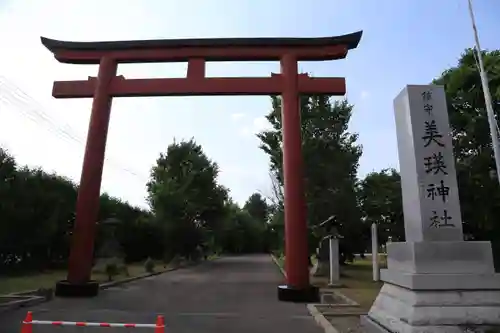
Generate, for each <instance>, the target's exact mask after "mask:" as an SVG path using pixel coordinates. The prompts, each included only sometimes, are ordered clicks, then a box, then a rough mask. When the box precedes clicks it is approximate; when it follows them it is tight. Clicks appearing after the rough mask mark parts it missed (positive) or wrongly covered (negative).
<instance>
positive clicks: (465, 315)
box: [361, 85, 500, 333]
mask: <svg viewBox="0 0 500 333" xmlns="http://www.w3.org/2000/svg"><path fill="white" fill-rule="evenodd" d="M394 110H395V118H396V132H397V139H398V152H399V164H400V169H401V170H400V173H401V188H402V193H403V212H404V225H405V238H406V242H398V243H390V244H387V269H384V270H382V271H381V280H382V281H384V285H383V287H382V289H381V290H380V293H379V294H378V296H377V298H376V300H375V302H374V303H373V306H372V307H371V309H370V311H369V313H368V315H367V316H362V318H361V320H362V324H363V326H364V327H365V330H366V331H370V332H392V333H395V332H397V333H424V332H425V333H435V332H445V333H462V332H485V331H487V330H488V329H490V328H491V327H498V326H499V325H500V274H496V273H495V268H494V265H493V255H492V248H491V243H490V242H480V241H464V237H463V231H462V218H461V213H460V202H459V195H458V185H457V177H456V171H455V159H454V157H453V143H452V137H451V131H450V125H449V121H448V111H447V107H446V96H445V91H444V88H443V87H442V86H435V85H410V86H407V87H406V88H404V89H403V91H401V93H400V94H399V95H398V96H397V97H396V99H395V100H394ZM494 331H496V330H494Z"/></svg>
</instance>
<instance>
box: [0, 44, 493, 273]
mask: <svg viewBox="0 0 500 333" xmlns="http://www.w3.org/2000/svg"><path fill="white" fill-rule="evenodd" d="M484 59H485V64H486V67H487V70H488V72H489V73H490V77H489V79H490V89H491V91H492V95H493V101H494V108H495V112H496V113H498V112H499V110H498V108H499V107H498V105H499V103H498V101H499V100H500V79H499V78H500V51H492V52H484ZM433 83H436V84H440V85H444V86H445V90H446V97H447V100H448V111H449V116H450V124H451V129H452V136H453V143H454V150H455V158H456V169H457V176H458V184H459V190H460V200H461V206H462V217H463V227H464V233H465V235H466V237H467V239H474V240H490V241H492V242H493V245H494V254H495V258H498V257H500V255H498V254H500V246H499V244H500V226H499V225H497V223H495V217H496V216H498V213H499V212H500V200H499V199H500V190H499V186H498V182H497V180H496V179H495V177H497V176H496V175H495V174H494V173H492V172H491V170H494V161H493V158H492V156H493V154H492V147H491V140H490V137H489V132H488V121H487V117H486V111H485V105H484V99H483V97H482V90H481V84H480V77H479V73H478V70H477V67H476V63H475V58H474V55H473V53H472V50H466V52H465V53H464V54H463V55H462V56H461V58H460V60H459V62H458V64H457V66H455V67H453V68H450V69H447V70H446V71H444V72H443V73H442V75H440V76H439V77H438V78H436V79H435V80H434V81H433ZM300 102H301V119H302V147H303V155H304V182H305V192H306V193H305V194H306V201H307V209H308V225H309V245H310V252H311V254H313V253H314V251H315V248H316V246H317V244H318V241H319V240H320V239H321V238H322V237H323V236H324V234H322V232H321V230H319V229H318V228H316V226H317V224H318V223H321V222H322V221H324V220H325V219H327V218H329V217H330V216H332V215H333V216H335V217H336V218H337V221H338V222H339V232H340V234H341V235H342V236H343V238H342V240H341V243H340V247H341V248H340V250H341V260H342V262H345V261H348V260H349V259H350V258H352V256H353V254H354V253H363V252H366V251H368V249H369V248H370V225H371V224H372V223H377V224H378V225H379V238H380V242H381V243H385V242H386V241H387V240H388V238H389V237H391V238H392V240H393V241H404V226H403V212H402V199H401V185H400V176H399V173H398V171H397V170H394V169H385V170H381V171H378V172H373V173H370V174H368V175H366V176H365V177H364V178H363V179H360V178H359V176H358V168H359V158H360V157H361V155H362V147H361V145H360V144H359V143H358V135H357V133H351V132H350V131H349V129H348V124H349V121H350V118H351V115H352V112H353V109H354V106H353V105H352V104H350V103H349V102H348V101H347V100H345V99H344V100H332V99H330V98H328V97H326V96H302V97H301V100H300ZM267 120H268V121H269V123H270V124H271V127H272V128H271V129H270V130H266V131H263V132H261V133H259V134H258V135H257V137H258V138H259V140H260V142H261V144H260V148H261V149H262V151H264V152H265V153H266V154H267V155H268V156H269V161H270V170H269V173H270V179H271V184H272V187H271V189H270V191H267V192H269V193H267V194H266V195H261V194H260V193H257V192H256V193H254V194H252V195H251V196H250V197H249V198H248V200H247V202H246V203H245V204H244V205H243V207H239V206H238V205H237V204H236V203H234V202H233V200H232V199H231V196H230V192H229V189H227V188H225V187H224V186H222V185H221V184H219V183H218V180H217V179H218V174H219V167H218V165H217V163H215V162H214V161H212V160H211V159H210V158H209V157H208V156H207V155H206V154H205V153H204V151H203V149H202V147H201V146H200V145H199V144H197V143H196V141H195V140H194V139H191V140H188V141H181V142H173V143H172V144H171V145H170V146H169V147H168V148H167V150H166V151H165V152H164V153H162V154H160V156H159V157H158V159H157V161H156V163H155V164H154V166H153V167H152V169H151V174H150V180H149V182H148V184H147V193H148V196H147V200H148V203H149V206H150V209H149V210H145V209H141V208H138V207H132V206H131V205H130V204H128V203H126V202H123V201H121V200H119V199H117V198H113V197H110V196H109V195H106V194H103V195H101V198H100V211H99V218H98V228H97V241H96V248H97V247H99V244H101V243H102V242H103V233H102V232H101V231H102V230H101V229H102V225H103V223H102V222H103V221H106V219H109V218H115V219H117V220H119V221H120V224H119V225H118V227H117V231H116V237H117V239H118V241H119V242H120V244H121V246H122V247H123V252H124V256H125V260H126V261H129V262H135V261H142V260H145V259H146V258H148V257H151V258H154V259H163V260H165V261H169V260H172V258H174V257H176V256H180V257H185V258H190V259H199V258H200V257H202V256H207V255H210V254H212V253H223V252H225V253H248V252H265V251H270V250H273V251H278V252H280V251H282V250H283V241H284V214H283V208H284V207H283V203H284V201H283V168H282V149H281V147H282V134H281V101H280V98H279V97H278V96H273V97H271V110H270V112H269V114H268V115H267ZM77 189H78V188H77V186H76V185H75V184H74V183H73V182H71V181H70V180H69V179H66V178H64V177H61V176H58V175H55V174H49V173H46V172H44V171H43V170H41V169H36V168H28V167H25V166H19V165H17V164H16V161H15V160H14V158H13V157H12V155H10V154H9V153H8V152H7V151H6V150H0V222H1V223H0V274H6V273H11V272H16V273H17V272H26V271H36V270H44V269H51V268H62V267H65V265H66V258H67V256H68V251H69V244H70V243H69V241H70V237H71V230H72V228H73V224H74V210H75V202H76V196H77Z"/></svg>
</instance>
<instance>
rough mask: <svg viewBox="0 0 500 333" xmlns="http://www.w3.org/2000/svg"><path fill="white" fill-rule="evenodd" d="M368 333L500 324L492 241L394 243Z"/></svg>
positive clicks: (453, 331) (451, 332)
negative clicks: (371, 332)
mask: <svg viewBox="0 0 500 333" xmlns="http://www.w3.org/2000/svg"><path fill="white" fill-rule="evenodd" d="M387 249H388V258H389V259H388V269H384V270H382V271H381V279H382V280H383V281H384V282H385V284H384V286H383V287H382V289H381V290H380V293H379V295H378V296H377V299H376V300H375V302H374V303H373V306H372V308H371V309H370V311H369V313H368V316H365V317H363V318H362V324H363V326H364V327H365V329H366V330H368V331H377V332H397V333H417V332H418V333H424V332H425V333H432V332H447V333H458V332H465V331H467V329H469V331H470V330H471V329H472V328H474V330H479V331H481V330H484V329H486V328H487V327H489V326H497V325H500V274H495V272H494V269H493V256H492V252H491V245H490V243H489V242H464V241H461V242H416V243H410V242H408V243H406V242H405V243H391V244H388V246H387Z"/></svg>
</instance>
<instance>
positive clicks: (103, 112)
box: [56, 57, 118, 296]
mask: <svg viewBox="0 0 500 333" xmlns="http://www.w3.org/2000/svg"><path fill="white" fill-rule="evenodd" d="M117 67H118V64H117V62H116V60H115V59H113V58H110V57H103V58H102V59H101V61H100V63H99V71H98V73H97V80H96V83H95V91H94V99H93V101H92V111H91V114H90V123H89V129H88V134H87V144H86V146H85V155H84V157H83V167H82V174H81V178H80V187H79V189H78V198H77V201H76V212H77V215H76V221H75V229H74V230H73V232H74V233H75V234H76V235H78V237H71V241H72V244H71V252H70V256H69V261H68V265H69V268H68V280H67V281H66V280H64V281H59V282H58V283H57V288H56V295H65V296H66V295H69V296H80V295H93V294H97V291H98V288H99V283H98V282H97V281H93V280H92V279H91V276H90V275H91V272H92V262H93V249H94V238H95V226H96V223H95V219H96V218H97V216H98V215H99V199H100V190H101V180H102V171H103V165H104V157H105V152H106V141H107V137H108V128H109V120H110V116H111V103H112V100H113V99H112V97H111V94H110V92H109V89H110V86H111V82H112V80H113V78H114V77H115V76H116V71H117ZM89 222H92V223H89ZM75 291H76V292H75Z"/></svg>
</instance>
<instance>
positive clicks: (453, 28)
mask: <svg viewBox="0 0 500 333" xmlns="http://www.w3.org/2000/svg"><path fill="white" fill-rule="evenodd" d="M474 9H475V14H476V20H477V23H478V29H479V34H480V39H481V46H482V48H484V49H498V48H500V39H499V38H498V33H497V32H498V31H500V21H499V20H497V19H496V18H497V17H498V15H499V14H500V2H498V1H492V0H475V1H474ZM358 30H363V37H362V39H361V42H360V44H359V46H358V48H357V49H354V50H351V51H350V52H349V54H348V56H347V58H346V59H344V60H337V61H327V62H316V63H313V62H303V63H302V62H301V63H300V64H299V69H300V70H301V71H303V72H308V73H310V74H311V75H313V76H334V77H339V76H341V77H345V78H346V82H347V95H346V96H347V98H348V100H349V101H350V102H351V103H352V104H354V114H353V117H352V120H351V123H350V125H349V131H351V132H356V133H358V134H359V142H360V143H361V144H362V145H363V156H362V158H361V160H360V168H359V177H364V176H365V175H366V174H367V173H369V172H372V171H379V170H381V169H383V168H388V167H395V168H398V154H397V142H396V131H395V124H394V114H393V99H394V98H395V97H396V95H397V94H398V93H399V92H400V91H401V90H402V89H403V87H404V86H405V85H407V84H428V83H430V82H431V80H432V79H433V78H435V77H437V76H439V75H440V74H441V72H442V71H443V70H445V69H446V68H449V67H451V66H454V65H455V64H456V63H457V59H458V58H459V56H460V54H461V53H462V52H463V51H464V49H465V48H467V47H472V46H473V41H474V40H473V34H472V30H471V25H470V19H469V16H468V11H467V0H439V1H436V0H418V1H417V0H399V1H394V0H308V1H300V0H211V1H206V0H205V1H204V0H184V1H177V0H140V1H139V0H105V1H104V0H44V1H28V0H24V1H23V0H0V45H1V52H0V146H1V147H3V148H6V149H8V150H9V152H10V153H11V154H13V155H14V156H15V158H16V160H17V162H18V163H19V164H21V165H28V166H30V167H42V168H43V169H44V170H46V171H48V172H57V173H58V174H60V175H64V176H67V177H69V178H71V179H73V180H74V181H75V182H79V179H80V173H81V168H82V160H83V152H84V146H85V140H86V132H87V128H88V121H89V117H90V105H91V100H90V99H73V100H69V99H68V100H56V99H54V98H52V97H51V90H52V83H53V81H54V80H72V79H76V80H81V79H86V78H87V77H88V76H95V75H96V73H97V67H96V66H89V65H87V66H85V65H83V66H77V65H67V64H60V63H58V62H57V61H56V60H55V59H54V58H53V56H52V54H51V53H50V52H49V51H47V50H46V49H45V48H44V47H43V46H42V45H41V43H40V36H45V37H49V38H53V39H59V40H68V41H101V40H132V39H159V38H165V39H174V38H211V37H212V38H214V37H323V36H336V35H342V34H346V33H351V32H355V31H358ZM186 68H187V65H186V64H182V63H180V64H134V65H131V64H129V65H120V67H119V69H118V73H119V75H124V76H125V77H127V78H140V77H141V78H147V77H183V76H184V75H185V73H186ZM271 72H279V65H278V63H273V62H261V63H239V62H234V63H209V64H208V65H207V76H231V77H232V76H269V75H270V73H271ZM270 109H271V104H270V99H269V98H268V97H262V96H260V97H250V96H248V97H247V96H245V97H223V96H219V97H166V98H160V97H156V98H122V99H118V98H116V99H114V101H113V108H112V115H111V123H110V128H109V133H108V145H107V150H106V161H105V166H104V173H103V181H102V187H101V190H102V191H103V192H107V193H109V194H110V195H112V196H115V197H118V198H121V199H123V200H126V201H128V202H129V203H131V204H133V205H137V206H141V207H147V204H146V200H145V197H146V195H147V193H146V188H145V183H146V182H147V180H148V177H149V171H150V169H151V167H152V165H153V164H154V163H155V161H156V159H157V158H158V156H159V154H160V153H161V152H165V151H166V148H167V147H168V145H169V144H171V143H172V142H173V140H174V138H175V139H176V140H181V139H190V138H191V137H193V138H194V139H195V140H196V141H197V142H198V143H199V144H201V145H202V146H203V149H204V151H205V153H206V154H207V155H208V156H209V157H210V158H211V159H212V160H214V161H215V162H217V163H218V164H219V166H220V169H221V174H220V176H219V181H220V183H222V184H224V185H225V186H227V187H229V188H230V190H231V196H232V198H233V199H234V200H236V201H237V202H239V203H240V204H242V203H244V201H245V200H246V199H247V198H248V196H249V195H251V194H252V193H254V192H256V191H259V192H261V193H263V194H264V195H266V196H267V195H270V194H271V185H270V179H269V175H268V165H269V161H268V157H267V156H266V155H265V154H264V153H263V152H262V151H261V150H260V149H259V148H258V146H259V140H258V139H257V138H256V137H255V133H257V132H259V131H261V130H263V129H265V128H266V127H267V126H268V124H267V121H266V119H265V118H264V116H265V115H266V114H267V113H268V112H269V111H270Z"/></svg>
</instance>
